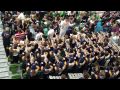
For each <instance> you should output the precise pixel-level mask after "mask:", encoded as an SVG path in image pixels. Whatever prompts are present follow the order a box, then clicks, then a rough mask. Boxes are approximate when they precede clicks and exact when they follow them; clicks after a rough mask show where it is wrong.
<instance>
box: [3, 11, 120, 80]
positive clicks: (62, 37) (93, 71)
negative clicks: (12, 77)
mask: <svg viewBox="0 0 120 90" xmlns="http://www.w3.org/2000/svg"><path fill="white" fill-rule="evenodd" d="M7 13H9V12H7ZM16 13H18V12H16ZM5 14H6V13H5ZM102 14H103V15H101V14H100V15H99V14H91V16H90V13H89V12H77V11H75V12H74V11H68V12H64V11H50V12H49V11H47V12H39V11H37V12H36V11H33V12H31V13H30V14H27V15H26V14H25V13H18V15H17V14H16V18H15V19H13V21H12V22H14V23H12V26H14V27H13V28H12V29H14V30H13V31H10V32H12V36H11V34H10V33H8V32H7V31H4V32H3V34H2V36H3V41H4V46H5V47H9V51H10V53H11V55H12V60H13V61H12V63H22V71H23V73H27V75H28V78H31V79H34V78H40V79H41V78H42V79H43V78H48V77H49V75H59V76H60V75H62V79H67V76H66V74H67V73H69V72H71V73H75V72H78V73H83V75H84V78H85V79H105V78H107V79H111V78H119V75H120V72H119V62H118V56H119V50H118V48H117V47H116V46H114V45H111V44H110V43H109V42H110V41H109V40H110V38H111V35H112V34H111V28H112V31H114V29H115V28H116V27H117V29H118V28H119V25H118V24H117V23H116V25H118V26H116V25H115V26H112V25H113V24H114V20H113V18H112V16H111V18H112V19H111V18H110V20H109V16H110V15H111V14H110V13H109V12H105V13H102ZM116 15H117V14H116ZM79 16H80V17H79ZM11 17H13V15H11ZM4 18H7V17H4ZM79 19H80V20H79ZM3 22H8V21H6V20H4V21H3ZM81 25H82V26H81ZM4 26H5V24H4ZM110 26H111V27H110ZM5 27H6V26H5ZM10 29H11V28H10ZM103 31H104V32H103ZM117 31H118V30H117ZM13 32H14V33H13ZM113 35H114V36H113ZM113 35H112V36H113V38H112V39H113V40H114V41H115V42H118V41H119V39H118V38H119V37H118V35H117V34H115V33H114V34H113ZM6 36H7V37H6ZM10 39H11V40H10ZM117 40H118V41H117ZM10 41H11V44H12V45H11V46H10ZM103 41H104V42H103ZM8 42H9V44H8ZM118 43H119V42H118ZM6 52H7V51H6ZM7 56H9V54H7ZM111 67H112V68H111Z"/></svg>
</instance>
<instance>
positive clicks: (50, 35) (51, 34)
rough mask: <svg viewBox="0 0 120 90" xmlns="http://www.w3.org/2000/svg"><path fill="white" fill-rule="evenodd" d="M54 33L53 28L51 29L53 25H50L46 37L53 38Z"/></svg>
mask: <svg viewBox="0 0 120 90" xmlns="http://www.w3.org/2000/svg"><path fill="white" fill-rule="evenodd" d="M54 34H55V32H54V29H53V27H52V26H51V27H50V30H49V31H48V39H50V40H51V39H52V38H53V36H54Z"/></svg>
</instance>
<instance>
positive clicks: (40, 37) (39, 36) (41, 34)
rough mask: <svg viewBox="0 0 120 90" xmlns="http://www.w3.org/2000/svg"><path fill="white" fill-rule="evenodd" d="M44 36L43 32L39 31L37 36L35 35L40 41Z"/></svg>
mask: <svg viewBox="0 0 120 90" xmlns="http://www.w3.org/2000/svg"><path fill="white" fill-rule="evenodd" d="M42 36H43V33H42V32H39V33H37V34H36V36H35V40H36V41H39V40H40V39H42Z"/></svg>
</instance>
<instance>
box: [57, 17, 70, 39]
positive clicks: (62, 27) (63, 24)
mask: <svg viewBox="0 0 120 90" xmlns="http://www.w3.org/2000/svg"><path fill="white" fill-rule="evenodd" d="M69 25H70V22H69V19H67V18H66V19H65V20H64V21H62V22H61V23H60V33H59V37H60V38H62V37H64V36H65V34H66V31H67V29H68V27H69Z"/></svg>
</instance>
